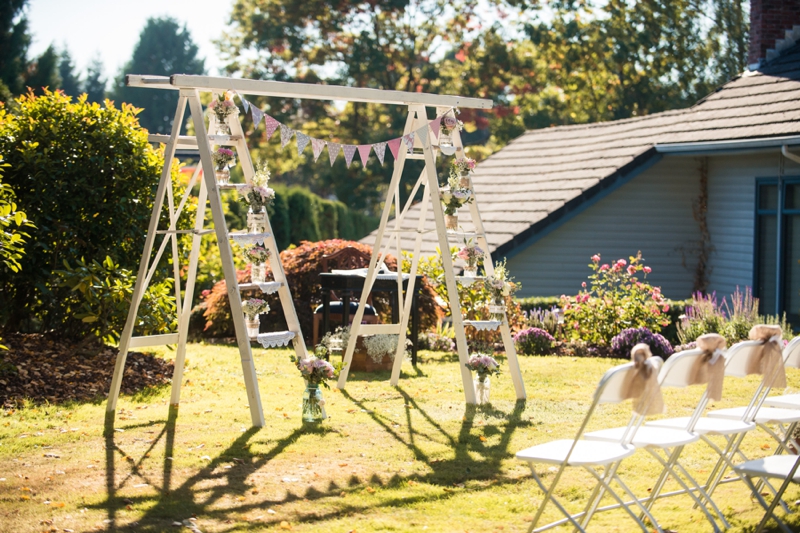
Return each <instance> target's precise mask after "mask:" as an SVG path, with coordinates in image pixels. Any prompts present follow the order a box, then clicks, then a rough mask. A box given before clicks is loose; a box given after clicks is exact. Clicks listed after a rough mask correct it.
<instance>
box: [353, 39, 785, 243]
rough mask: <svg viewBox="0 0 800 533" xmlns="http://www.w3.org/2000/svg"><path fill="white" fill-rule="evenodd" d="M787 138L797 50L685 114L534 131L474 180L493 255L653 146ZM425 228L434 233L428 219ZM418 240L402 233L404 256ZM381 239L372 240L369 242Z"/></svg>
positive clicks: (432, 236) (643, 161) (595, 193)
mask: <svg viewBox="0 0 800 533" xmlns="http://www.w3.org/2000/svg"><path fill="white" fill-rule="evenodd" d="M790 135H800V45H795V46H793V47H792V48H790V49H787V50H785V51H784V52H783V53H782V54H781V55H780V56H779V57H778V58H776V59H775V60H773V61H771V62H769V63H767V64H766V65H765V66H764V67H762V68H761V69H760V70H758V71H752V72H746V73H744V74H742V75H740V76H739V77H737V78H735V79H733V80H732V81H730V82H729V83H727V84H725V85H723V86H722V87H720V88H719V89H717V90H716V91H715V92H714V93H712V94H710V95H709V96H707V97H705V98H704V99H703V100H701V101H700V102H698V103H697V104H695V105H694V106H693V107H691V108H688V109H681V110H673V111H665V112H662V113H655V114H652V115H647V116H644V117H636V118H630V119H624V120H615V121H612V122H599V123H593V124H581V125H572V126H557V127H552V128H546V129H538V130H530V131H527V132H525V133H524V134H523V135H522V136H520V137H518V138H517V139H514V140H513V141H511V142H510V143H509V144H508V145H507V146H506V147H504V148H503V149H501V150H499V151H498V152H496V153H494V154H493V155H492V156H490V157H489V158H487V159H486V160H485V161H483V162H482V163H481V164H480V165H478V168H477V169H476V171H475V174H474V175H473V180H472V181H473V185H474V190H475V196H476V198H477V199H478V202H479V203H478V207H479V209H480V212H481V217H482V219H483V223H484V227H485V230H486V236H487V240H488V243H489V247H490V249H491V251H492V252H493V253H494V254H495V255H500V256H503V255H507V254H508V253H509V252H510V251H511V250H513V249H514V248H516V247H517V246H520V245H522V244H523V243H527V242H530V240H531V239H535V238H536V237H537V236H538V235H542V234H544V232H546V231H548V229H549V228H551V227H552V226H553V225H554V224H555V223H556V222H557V221H559V220H563V219H565V218H566V217H567V216H568V215H569V214H570V213H572V212H575V211H576V210H577V209H579V208H581V207H582V206H584V205H586V204H587V203H589V201H590V200H592V199H595V198H599V197H600V196H602V193H603V192H605V191H608V190H610V189H611V188H613V187H614V186H615V185H618V184H621V183H624V182H625V181H626V180H627V179H631V178H632V177H633V176H635V175H636V174H638V173H639V172H640V171H642V170H643V169H645V168H647V167H648V166H650V165H652V164H654V163H655V162H657V161H658V159H659V158H660V157H661V156H660V154H659V153H658V151H657V149H656V144H658V145H663V144H671V143H692V142H708V141H727V140H747V139H764V138H770V137H785V136H790ZM419 210H420V205H419V204H417V205H415V206H412V207H411V208H410V209H409V213H408V215H407V216H406V218H405V220H404V221H403V224H402V225H401V227H402V228H406V229H409V230H415V229H416V226H417V223H418V220H419ZM462 211H463V209H462ZM463 218H467V219H468V218H469V217H468V216H465V217H463ZM461 225H462V227H463V228H464V229H465V231H470V230H471V229H472V228H471V226H470V225H469V223H462V224H461ZM426 229H429V230H433V229H434V224H433V220H432V214H431V213H430V211H429V213H428V220H427V222H426ZM415 237H416V234H415V233H403V234H402V238H401V242H402V246H403V248H404V249H409V248H412V249H413V243H414V238H415ZM374 241H375V232H373V233H372V234H370V235H369V236H367V237H365V238H364V239H362V242H365V243H368V244H372V243H374ZM454 244H455V243H454ZM437 245H438V242H437V237H436V233H435V231H428V232H426V233H424V234H423V244H422V253H423V254H424V255H430V254H432V253H435V249H436V247H437Z"/></svg>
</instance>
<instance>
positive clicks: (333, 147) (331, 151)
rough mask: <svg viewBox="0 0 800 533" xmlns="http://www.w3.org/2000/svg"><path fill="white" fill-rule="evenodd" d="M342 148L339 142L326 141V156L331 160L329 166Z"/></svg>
mask: <svg viewBox="0 0 800 533" xmlns="http://www.w3.org/2000/svg"><path fill="white" fill-rule="evenodd" d="M341 149H342V145H341V144H339V143H328V158H330V160H331V166H333V164H334V163H335V162H336V158H337V157H338V156H339V151H340V150H341Z"/></svg>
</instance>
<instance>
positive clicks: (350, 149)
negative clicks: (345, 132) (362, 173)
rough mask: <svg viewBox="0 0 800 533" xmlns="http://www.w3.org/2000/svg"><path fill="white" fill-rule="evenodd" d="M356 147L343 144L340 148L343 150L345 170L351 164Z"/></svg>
mask: <svg viewBox="0 0 800 533" xmlns="http://www.w3.org/2000/svg"><path fill="white" fill-rule="evenodd" d="M357 148H358V147H357V146H356V145H355V144H345V145H343V146H342V150H344V160H345V162H346V163H347V168H350V163H352V162H353V156H354V155H356V149H357Z"/></svg>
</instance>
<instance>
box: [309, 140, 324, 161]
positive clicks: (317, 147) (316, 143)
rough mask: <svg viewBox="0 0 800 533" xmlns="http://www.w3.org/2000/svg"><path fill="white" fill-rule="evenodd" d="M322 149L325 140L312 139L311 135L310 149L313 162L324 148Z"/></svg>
mask: <svg viewBox="0 0 800 533" xmlns="http://www.w3.org/2000/svg"><path fill="white" fill-rule="evenodd" d="M324 149H325V141H323V140H322V139H314V138H313V137H312V139H311V150H313V151H314V162H315V163H316V162H317V159H319V154H321V153H322V150H324Z"/></svg>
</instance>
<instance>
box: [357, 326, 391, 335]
mask: <svg viewBox="0 0 800 533" xmlns="http://www.w3.org/2000/svg"><path fill="white" fill-rule="evenodd" d="M358 334H359V335H378V334H382V335H399V334H400V324H361V325H360V326H359V327H358Z"/></svg>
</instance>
